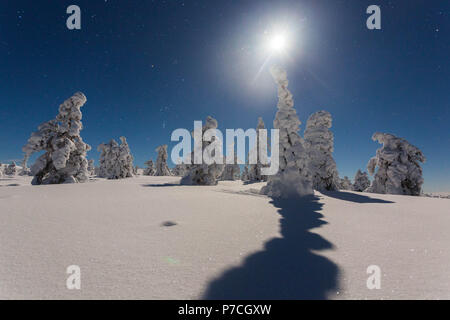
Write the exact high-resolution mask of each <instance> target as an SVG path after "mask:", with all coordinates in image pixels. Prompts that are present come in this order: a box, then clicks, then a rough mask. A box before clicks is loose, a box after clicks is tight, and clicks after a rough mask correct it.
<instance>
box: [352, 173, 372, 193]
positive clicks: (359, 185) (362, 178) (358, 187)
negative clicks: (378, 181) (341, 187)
mask: <svg viewBox="0 0 450 320" xmlns="http://www.w3.org/2000/svg"><path fill="white" fill-rule="evenodd" d="M368 187H370V180H369V175H368V174H367V172H362V171H361V170H359V169H358V171H357V172H356V175H355V183H354V184H353V190H354V191H360V192H362V191H364V190H366V189H367V188H368Z"/></svg>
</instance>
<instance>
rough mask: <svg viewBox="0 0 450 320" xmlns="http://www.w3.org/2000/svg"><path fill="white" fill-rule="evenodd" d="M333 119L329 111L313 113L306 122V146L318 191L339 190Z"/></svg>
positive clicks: (315, 187) (314, 185)
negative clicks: (334, 154)
mask: <svg viewBox="0 0 450 320" xmlns="http://www.w3.org/2000/svg"><path fill="white" fill-rule="evenodd" d="M331 123H332V118H331V114H330V113H329V112H327V111H318V112H316V113H313V114H312V115H311V116H310V117H309V118H308V121H307V122H306V130H305V144H306V148H307V150H308V154H309V159H310V165H311V175H312V179H313V187H314V189H316V190H320V191H323V190H338V189H339V175H338V172H337V168H336V162H335V161H334V159H333V155H332V153H333V141H334V138H333V133H332V132H331V131H330V130H329V129H330V128H331Z"/></svg>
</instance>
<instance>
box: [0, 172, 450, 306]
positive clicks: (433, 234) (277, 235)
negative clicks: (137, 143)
mask: <svg viewBox="0 0 450 320" xmlns="http://www.w3.org/2000/svg"><path fill="white" fill-rule="evenodd" d="M179 180H180V179H179V178H178V177H147V176H140V177H137V178H131V179H124V180H119V181H110V180H104V179H97V180H95V181H91V182H88V183H84V184H71V185H47V186H31V185H29V182H30V177H19V176H16V177H12V178H11V177H5V176H3V177H1V178H0V298H1V299H17V298H31V299H49V298H60V299H80V298H87V299H94V298H97V299H112V298H117V299H122V298H130V299H134V298H136V299H139V298H145V299H191V298H213V299H214V298H274V299H281V298H292V299H297V298H331V299H366V298H367V299H408V298H411V299H418V298H425V299H444V298H446V299H449V298H450V250H449V244H450V232H449V230H450V200H448V199H437V198H427V197H410V196H394V195H380V194H367V193H357V192H330V193H327V194H320V193H316V197H314V198H313V197H309V198H305V199H303V200H296V201H272V200H271V199H270V198H268V197H266V196H261V195H257V194H255V193H254V192H251V190H250V189H259V188H261V187H262V186H263V185H264V183H260V184H251V185H243V184H242V182H241V181H222V182H219V185H218V186H179V185H177V184H178V182H179ZM69 265H78V266H80V268H81V290H68V289H67V288H66V279H67V277H68V274H66V268H67V267H68V266H69ZM369 265H377V266H379V267H380V268H381V271H382V277H381V289H374V290H369V289H368V288H367V286H366V280H367V278H368V277H369V275H368V274H367V273H366V269H367V267H368V266H369Z"/></svg>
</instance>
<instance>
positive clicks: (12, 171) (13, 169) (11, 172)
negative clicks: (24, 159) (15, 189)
mask: <svg viewBox="0 0 450 320" xmlns="http://www.w3.org/2000/svg"><path fill="white" fill-rule="evenodd" d="M18 172H19V168H18V167H17V165H16V162H15V161H12V162H11V164H10V165H9V166H7V167H6V168H5V174H6V175H7V176H15V175H16V174H17V173H18Z"/></svg>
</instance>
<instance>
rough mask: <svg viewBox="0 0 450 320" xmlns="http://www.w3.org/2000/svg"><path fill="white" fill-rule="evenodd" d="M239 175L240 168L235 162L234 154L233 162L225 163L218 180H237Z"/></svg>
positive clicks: (235, 156) (235, 155)
mask: <svg viewBox="0 0 450 320" xmlns="http://www.w3.org/2000/svg"><path fill="white" fill-rule="evenodd" d="M240 175H241V168H239V165H238V164H237V154H236V153H235V154H234V163H233V164H225V166H224V169H223V172H222V176H221V177H220V180H233V181H234V180H239V178H240Z"/></svg>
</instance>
